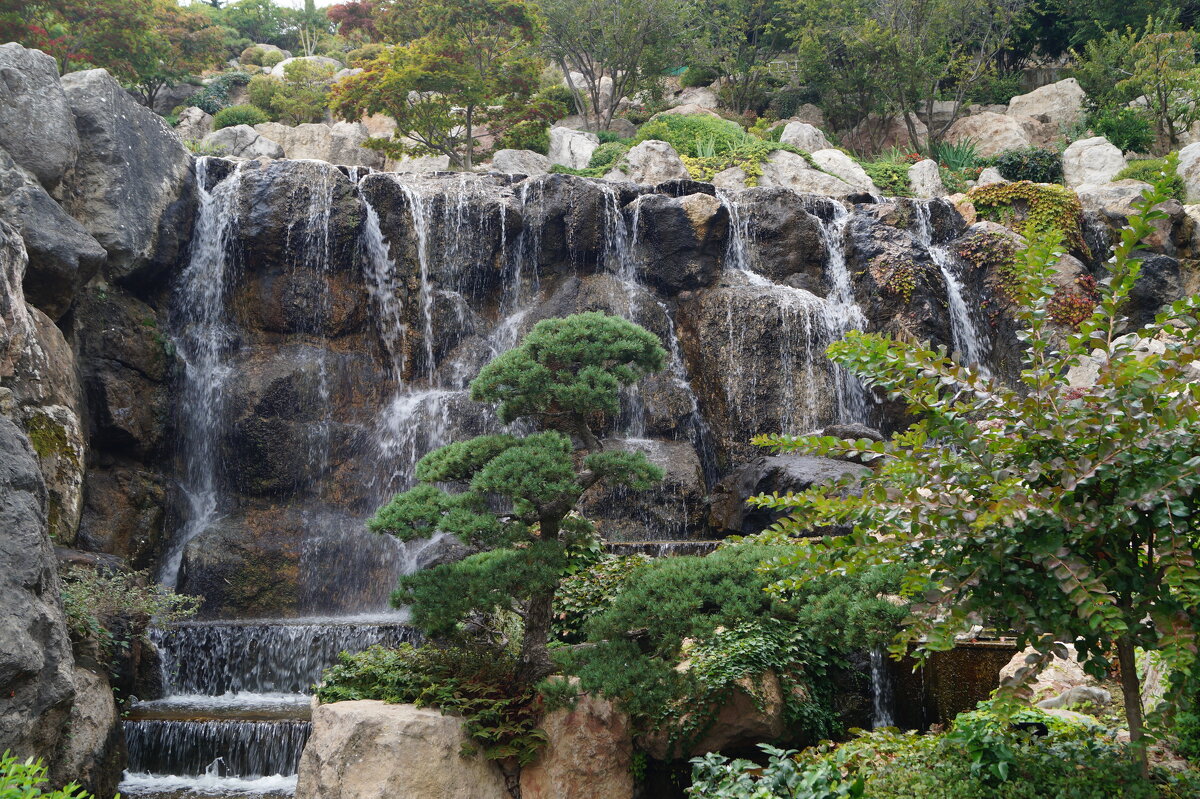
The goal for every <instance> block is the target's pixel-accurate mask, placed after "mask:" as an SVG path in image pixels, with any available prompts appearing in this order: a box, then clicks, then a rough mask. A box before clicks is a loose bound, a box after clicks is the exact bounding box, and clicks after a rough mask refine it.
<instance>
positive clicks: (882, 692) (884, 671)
mask: <svg viewBox="0 0 1200 799" xmlns="http://www.w3.org/2000/svg"><path fill="white" fill-rule="evenodd" d="M870 658H871V697H872V700H873V714H872V717H871V726H872V727H873V728H874V729H877V730H878V729H880V728H881V727H894V726H895V724H896V720H895V718H894V717H893V715H892V702H893V699H892V678H891V675H889V674H888V668H887V652H885V651H884V649H883V647H881V646H876V647H872V648H871V654H870Z"/></svg>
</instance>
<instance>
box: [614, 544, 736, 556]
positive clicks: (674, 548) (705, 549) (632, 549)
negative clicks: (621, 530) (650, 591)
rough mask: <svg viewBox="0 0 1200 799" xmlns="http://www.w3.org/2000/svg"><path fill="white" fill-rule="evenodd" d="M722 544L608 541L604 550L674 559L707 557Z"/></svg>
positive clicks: (619, 553) (621, 554) (615, 553)
mask: <svg viewBox="0 0 1200 799" xmlns="http://www.w3.org/2000/svg"><path fill="white" fill-rule="evenodd" d="M720 543H721V542H720V541H608V542H606V543H605V545H604V548H605V550H606V551H607V552H608V553H609V554H611V555H620V556H626V555H646V556H647V557H651V558H674V557H682V556H685V555H707V554H709V553H710V552H713V551H715V550H716V548H717V546H718V545H720Z"/></svg>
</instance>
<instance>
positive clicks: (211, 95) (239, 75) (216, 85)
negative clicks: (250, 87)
mask: <svg viewBox="0 0 1200 799" xmlns="http://www.w3.org/2000/svg"><path fill="white" fill-rule="evenodd" d="M249 82H250V75H249V73H246V72H242V71H240V70H238V71H234V72H223V73H221V74H220V75H218V76H216V77H215V78H213V79H212V80H211V81H209V83H208V85H207V86H205V87H204V88H203V89H201V90H200V91H198V92H196V93H195V94H193V95H192V96H191V98H190V100H189V102H191V104H192V105H194V106H196V107H197V108H199V109H200V110H201V111H204V112H205V113H206V114H216V113H217V112H218V111H220V110H221V109H222V108H224V107H225V106H227V105H229V92H230V90H231V89H232V88H233V87H234V86H245V85H246V84H247V83H249Z"/></svg>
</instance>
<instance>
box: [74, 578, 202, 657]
mask: <svg viewBox="0 0 1200 799" xmlns="http://www.w3.org/2000/svg"><path fill="white" fill-rule="evenodd" d="M62 600H63V609H64V610H65V611H66V615H67V626H68V627H69V628H70V630H71V638H72V639H73V640H74V641H75V642H76V643H85V642H91V643H94V644H96V646H97V647H98V649H99V654H100V656H101V657H102V658H104V659H106V660H107V659H111V658H112V657H113V656H115V655H117V654H118V653H120V652H123V651H125V650H127V649H128V648H129V645H130V643H131V642H132V641H133V640H134V639H136V638H141V637H142V636H144V635H145V633H146V630H147V628H148V627H149V626H150V620H151V619H154V620H155V621H156V622H157V623H159V624H169V623H171V622H173V621H181V620H183V619H186V618H188V617H190V616H192V615H194V614H195V613H196V611H197V610H199V608H200V601H201V598H200V597H196V596H186V595H183V594H176V593H175V592H174V591H172V590H171V589H169V588H167V587H166V586H162V585H158V584H154V583H149V580H148V577H147V575H146V573H145V572H102V571H98V570H95V569H72V570H71V571H68V572H67V573H66V574H64V575H63V579H62Z"/></svg>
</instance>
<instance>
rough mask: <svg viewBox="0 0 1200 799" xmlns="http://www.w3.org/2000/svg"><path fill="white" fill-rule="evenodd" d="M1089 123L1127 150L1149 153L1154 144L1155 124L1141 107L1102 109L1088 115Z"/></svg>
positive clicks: (1097, 132) (1098, 133)
mask: <svg viewBox="0 0 1200 799" xmlns="http://www.w3.org/2000/svg"><path fill="white" fill-rule="evenodd" d="M1088 125H1089V126H1090V127H1091V128H1092V130H1094V131H1095V132H1096V134H1097V135H1099V136H1103V137H1104V138H1106V139H1108V140H1109V141H1110V142H1112V143H1113V144H1115V145H1116V146H1117V147H1120V148H1121V149H1122V150H1123V151H1125V152H1130V151H1132V152H1135V153H1147V152H1150V148H1151V147H1153V146H1154V125H1153V123H1152V122H1151V120H1150V117H1149V116H1147V115H1146V112H1145V111H1143V110H1141V109H1140V108H1113V109H1100V110H1098V111H1094V112H1093V113H1092V114H1090V115H1089V116H1088Z"/></svg>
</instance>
